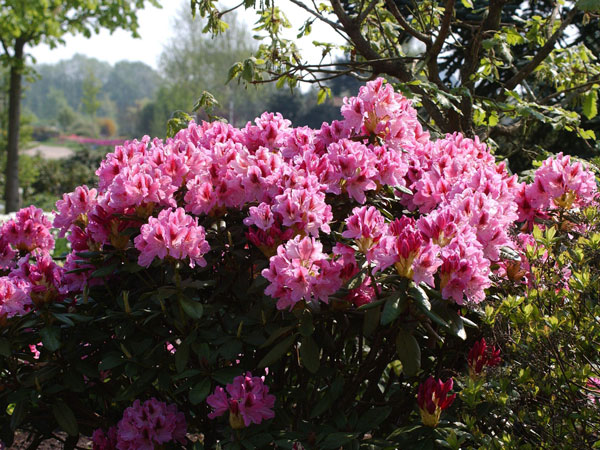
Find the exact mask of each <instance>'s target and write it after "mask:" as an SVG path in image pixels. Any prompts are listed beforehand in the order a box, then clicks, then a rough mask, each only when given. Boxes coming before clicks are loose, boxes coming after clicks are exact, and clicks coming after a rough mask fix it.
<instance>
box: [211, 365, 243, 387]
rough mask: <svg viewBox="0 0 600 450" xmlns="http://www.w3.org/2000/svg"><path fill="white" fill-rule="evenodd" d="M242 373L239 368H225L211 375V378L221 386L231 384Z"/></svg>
mask: <svg viewBox="0 0 600 450" xmlns="http://www.w3.org/2000/svg"><path fill="white" fill-rule="evenodd" d="M241 372H242V370H241V369H240V368H239V367H225V368H223V369H219V370H217V371H216V372H215V373H213V374H211V378H212V379H213V380H215V381H216V382H217V383H219V384H227V383H231V381H232V380H233V379H234V378H235V377H237V376H238V375H239V374H240V373H241Z"/></svg>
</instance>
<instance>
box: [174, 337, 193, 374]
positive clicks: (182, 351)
mask: <svg viewBox="0 0 600 450" xmlns="http://www.w3.org/2000/svg"><path fill="white" fill-rule="evenodd" d="M189 359H190V346H189V345H188V344H185V343H184V344H182V345H180V346H179V347H178V348H177V351H176V352H175V369H176V370H177V373H181V372H183V370H184V369H185V366H187V363H188V361H189Z"/></svg>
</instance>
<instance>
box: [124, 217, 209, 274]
mask: <svg viewBox="0 0 600 450" xmlns="http://www.w3.org/2000/svg"><path fill="white" fill-rule="evenodd" d="M140 231H141V234H140V235H139V236H137V237H136V238H135V240H134V243H135V248H137V249H138V250H139V251H140V256H139V259H138V262H139V264H140V265H141V266H144V267H148V266H150V264H151V263H152V261H153V260H154V258H155V257H158V258H160V259H165V258H166V257H167V256H170V257H171V258H174V259H186V258H189V261H190V267H194V266H195V265H196V264H198V265H199V266H201V267H204V266H205V265H206V261H205V259H204V258H203V255H204V254H205V253H207V252H208V251H209V250H210V246H209V244H208V242H206V239H205V232H204V227H202V226H201V225H198V219H197V218H192V217H191V216H188V215H187V214H186V213H185V211H184V210H183V208H177V209H176V210H171V209H165V210H163V211H161V212H160V213H159V214H158V218H155V217H150V218H149V219H148V223H147V224H145V225H142V227H141V229H140Z"/></svg>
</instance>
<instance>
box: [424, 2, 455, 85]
mask: <svg viewBox="0 0 600 450" xmlns="http://www.w3.org/2000/svg"><path fill="white" fill-rule="evenodd" d="M454 3H455V0H448V1H447V2H446V9H445V11H444V17H443V18H442V24H441V26H440V31H439V32H438V35H437V37H436V38H435V42H434V43H433V45H432V46H431V48H428V49H427V60H428V61H427V68H428V69H429V74H428V75H429V77H428V78H429V80H430V81H433V82H434V83H435V84H436V85H437V86H439V87H440V88H442V89H444V90H447V89H448V88H447V87H446V85H444V83H443V82H442V80H441V79H440V71H439V67H438V61H437V57H438V55H439V54H440V52H441V51H442V47H443V45H444V42H445V41H446V38H447V37H448V33H449V32H450V23H451V22H452V16H453V15H454Z"/></svg>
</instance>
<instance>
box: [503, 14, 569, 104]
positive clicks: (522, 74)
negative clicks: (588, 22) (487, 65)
mask: <svg viewBox="0 0 600 450" xmlns="http://www.w3.org/2000/svg"><path fill="white" fill-rule="evenodd" d="M576 14H577V8H573V9H572V10H571V11H569V14H567V17H566V18H565V20H563V22H562V23H561V24H560V27H558V30H556V31H555V32H554V34H553V35H552V36H551V37H550V39H548V41H546V43H545V44H544V46H543V47H542V48H541V49H540V51H539V52H537V54H536V55H535V56H534V57H533V59H532V60H531V61H529V63H527V64H526V65H525V66H523V67H522V68H521V69H520V70H519V71H518V72H517V73H516V74H515V75H514V76H513V77H512V78H511V79H510V80H508V81H507V82H506V84H505V85H504V88H505V89H506V91H510V90H513V89H514V88H515V87H516V86H517V85H518V84H519V83H521V81H523V80H524V79H525V78H527V77H528V76H529V75H530V74H531V72H533V71H534V70H535V68H536V67H537V66H539V65H540V64H541V63H542V61H543V60H544V59H546V57H547V56H548V55H549V54H550V52H551V51H552V50H553V49H554V44H556V41H557V40H558V38H559V37H560V36H561V35H562V34H563V32H564V31H565V28H567V26H568V25H569V24H570V23H571V21H572V20H573V18H574V17H575V15H576ZM506 91H505V92H506ZM503 95H506V94H503Z"/></svg>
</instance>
